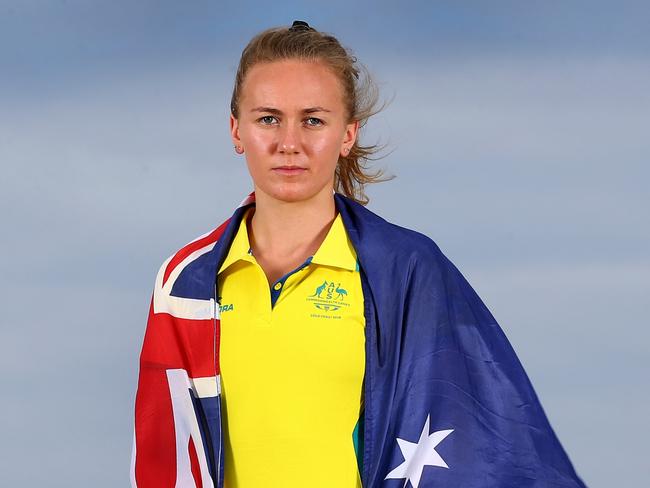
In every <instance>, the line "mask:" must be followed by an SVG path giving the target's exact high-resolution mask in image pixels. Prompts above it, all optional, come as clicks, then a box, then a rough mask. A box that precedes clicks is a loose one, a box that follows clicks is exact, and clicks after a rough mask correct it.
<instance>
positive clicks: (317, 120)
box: [307, 117, 323, 127]
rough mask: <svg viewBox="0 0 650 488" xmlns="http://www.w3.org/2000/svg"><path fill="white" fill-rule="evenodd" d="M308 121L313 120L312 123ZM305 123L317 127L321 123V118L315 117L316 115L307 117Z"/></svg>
mask: <svg viewBox="0 0 650 488" xmlns="http://www.w3.org/2000/svg"><path fill="white" fill-rule="evenodd" d="M310 121H315V122H313V123H310ZM307 122H308V123H307V125H311V126H312V127H317V126H319V125H323V121H322V120H321V119H317V118H316V117H309V118H308V119H307Z"/></svg>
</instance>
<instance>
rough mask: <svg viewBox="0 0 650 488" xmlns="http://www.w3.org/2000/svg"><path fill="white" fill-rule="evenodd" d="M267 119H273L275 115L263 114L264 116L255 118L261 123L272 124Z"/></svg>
mask: <svg viewBox="0 0 650 488" xmlns="http://www.w3.org/2000/svg"><path fill="white" fill-rule="evenodd" d="M269 119H275V117H274V116H273V115H265V116H264V117H260V118H259V119H257V121H258V122H262V124H263V125H272V123H271V122H269ZM267 122H268V123H267Z"/></svg>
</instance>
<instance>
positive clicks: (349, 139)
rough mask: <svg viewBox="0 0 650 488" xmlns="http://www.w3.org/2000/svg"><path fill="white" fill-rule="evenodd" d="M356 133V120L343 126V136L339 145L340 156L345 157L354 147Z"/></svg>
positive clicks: (357, 126) (357, 127) (357, 123)
mask: <svg viewBox="0 0 650 488" xmlns="http://www.w3.org/2000/svg"><path fill="white" fill-rule="evenodd" d="M358 133H359V121H358V120H355V121H354V122H350V123H349V124H347V125H346V126H345V135H344V137H343V142H342V144H341V156H347V155H348V154H349V151H350V148H351V147H352V146H353V145H354V143H355V141H356V140H357V134H358ZM346 150H347V151H346Z"/></svg>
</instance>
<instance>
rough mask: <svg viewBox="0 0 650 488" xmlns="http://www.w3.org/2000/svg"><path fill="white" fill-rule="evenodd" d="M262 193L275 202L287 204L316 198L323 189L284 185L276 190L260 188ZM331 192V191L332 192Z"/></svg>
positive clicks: (275, 188)
mask: <svg viewBox="0 0 650 488" xmlns="http://www.w3.org/2000/svg"><path fill="white" fill-rule="evenodd" d="M260 190H261V191H263V192H264V193H266V194H267V195H269V196H270V197H271V198H274V199H275V200H279V201H281V202H286V203H295V202H303V201H306V200H310V199H312V198H314V197H316V196H317V195H318V194H319V193H321V192H322V191H323V189H322V188H320V189H318V188H305V187H304V186H301V185H282V186H280V187H274V188H268V189H267V188H260ZM330 191H331V190H330Z"/></svg>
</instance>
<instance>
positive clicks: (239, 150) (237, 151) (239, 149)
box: [235, 146, 244, 154]
mask: <svg viewBox="0 0 650 488" xmlns="http://www.w3.org/2000/svg"><path fill="white" fill-rule="evenodd" d="M235 152H236V153H237V154H241V153H243V152H244V151H243V150H242V148H241V146H235Z"/></svg>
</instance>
